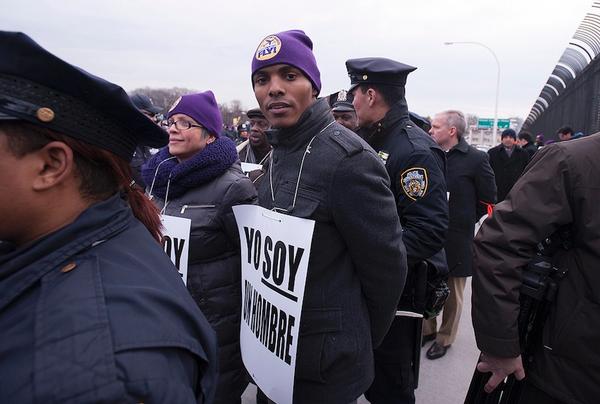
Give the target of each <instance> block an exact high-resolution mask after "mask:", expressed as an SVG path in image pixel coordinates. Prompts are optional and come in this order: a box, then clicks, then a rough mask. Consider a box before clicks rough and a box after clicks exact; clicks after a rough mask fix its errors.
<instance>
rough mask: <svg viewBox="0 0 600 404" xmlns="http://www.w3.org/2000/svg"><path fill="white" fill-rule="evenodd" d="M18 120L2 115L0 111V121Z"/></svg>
mask: <svg viewBox="0 0 600 404" xmlns="http://www.w3.org/2000/svg"><path fill="white" fill-rule="evenodd" d="M18 119H19V118H16V117H14V116H11V115H8V114H5V113H3V112H2V111H0V121H16V120H18Z"/></svg>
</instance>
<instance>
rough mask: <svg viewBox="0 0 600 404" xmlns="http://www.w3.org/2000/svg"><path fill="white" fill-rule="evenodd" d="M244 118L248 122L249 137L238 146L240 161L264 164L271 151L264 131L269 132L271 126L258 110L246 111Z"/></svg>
mask: <svg viewBox="0 0 600 404" xmlns="http://www.w3.org/2000/svg"><path fill="white" fill-rule="evenodd" d="M246 116H247V117H248V119H249V120H250V136H249V137H248V139H247V140H246V141H245V142H243V143H240V144H239V145H238V154H239V156H240V161H243V162H244V163H252V164H264V162H265V160H266V158H267V157H268V154H269V152H270V151H271V145H270V144H269V141H268V140H267V136H266V134H265V131H266V130H269V128H270V127H271V124H270V123H269V121H267V119H266V118H265V116H264V115H263V113H262V111H261V110H260V109H259V108H254V109H250V110H248V112H246Z"/></svg>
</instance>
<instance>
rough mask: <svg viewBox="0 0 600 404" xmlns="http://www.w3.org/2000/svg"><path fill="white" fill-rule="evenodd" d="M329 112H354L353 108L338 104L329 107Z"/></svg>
mask: <svg viewBox="0 0 600 404" xmlns="http://www.w3.org/2000/svg"><path fill="white" fill-rule="evenodd" d="M331 112H354V108H353V107H351V106H348V105H344V104H340V105H335V106H334V107H333V108H331Z"/></svg>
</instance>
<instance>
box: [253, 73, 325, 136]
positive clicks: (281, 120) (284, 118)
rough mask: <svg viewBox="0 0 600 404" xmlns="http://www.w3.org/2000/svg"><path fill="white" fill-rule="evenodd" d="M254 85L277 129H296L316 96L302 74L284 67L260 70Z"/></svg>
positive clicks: (255, 92) (259, 100)
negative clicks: (299, 120) (294, 127)
mask: <svg viewBox="0 0 600 404" xmlns="http://www.w3.org/2000/svg"><path fill="white" fill-rule="evenodd" d="M252 83H253V84H254V95H255V96H256V100H257V101H258V105H259V106H260V109H261V111H262V112H263V114H264V115H265V117H266V118H267V119H268V121H269V122H270V123H271V126H272V127H274V128H288V127H290V126H294V125H295V124H296V123H297V122H298V119H300V116H301V115H302V113H303V112H304V111H306V109H308V108H309V107H310V106H311V105H312V104H313V102H314V101H315V98H316V93H317V92H316V90H314V89H313V87H312V83H311V82H310V80H309V79H308V78H306V76H305V75H304V74H303V73H302V71H300V70H299V69H296V68H295V67H293V66H290V65H284V64H277V65H273V66H268V67H265V68H263V69H260V70H258V71H257V72H256V73H254V75H253V76H252Z"/></svg>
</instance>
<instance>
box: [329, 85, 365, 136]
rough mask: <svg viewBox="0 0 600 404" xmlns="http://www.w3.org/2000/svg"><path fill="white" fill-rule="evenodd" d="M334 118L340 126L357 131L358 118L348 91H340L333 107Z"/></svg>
mask: <svg viewBox="0 0 600 404" xmlns="http://www.w3.org/2000/svg"><path fill="white" fill-rule="evenodd" d="M331 112H332V113H333V117H334V118H335V120H336V121H337V123H339V124H340V125H344V126H345V127H346V128H348V129H350V130H351V131H355V130H356V129H357V127H358V118H357V117H356V111H355V110H354V105H352V95H351V94H349V93H348V92H347V91H346V90H340V91H339V92H338V93H337V94H336V95H335V99H334V101H333V104H332V105H331Z"/></svg>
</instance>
